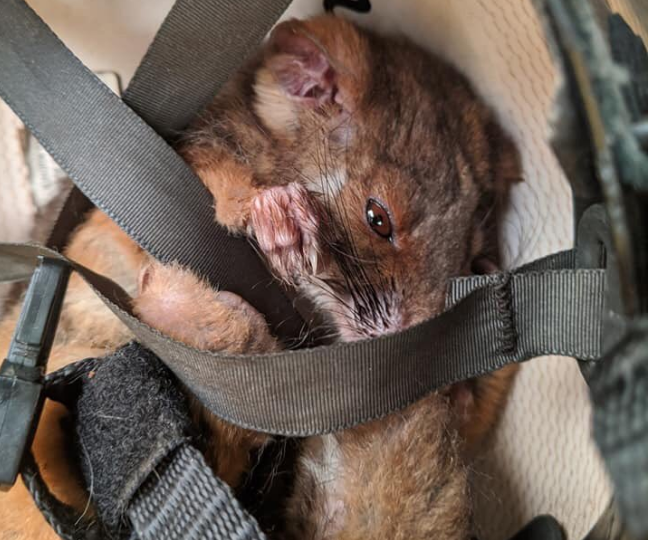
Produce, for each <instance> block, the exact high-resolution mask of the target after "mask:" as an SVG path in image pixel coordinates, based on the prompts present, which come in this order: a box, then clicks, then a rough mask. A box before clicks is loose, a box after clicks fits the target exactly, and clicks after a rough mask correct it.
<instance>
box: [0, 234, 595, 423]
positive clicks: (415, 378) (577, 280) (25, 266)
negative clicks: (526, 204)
mask: <svg viewBox="0 0 648 540" xmlns="http://www.w3.org/2000/svg"><path fill="white" fill-rule="evenodd" d="M39 254H46V255H49V256H55V257H61V258H63V257H62V255H60V254H58V253H56V252H53V251H51V250H48V249H46V248H43V247H40V246H33V245H24V244H23V245H17V244H0V261H2V265H1V266H0V281H2V280H3V279H4V278H7V277H12V278H14V279H15V278H17V277H20V276H27V275H29V273H30V272H31V270H32V269H33V267H34V264H35V260H36V256H37V255H39ZM573 260H574V257H573V254H569V253H568V254H558V255H556V256H554V257H549V258H547V259H545V260H541V261H539V262H538V263H536V264H535V265H530V266H527V267H525V268H523V269H521V270H520V271H515V272H512V273H501V274H493V275H489V276H474V277H466V278H459V279H455V280H453V281H452V282H451V284H450V290H449V294H448V305H449V306H450V307H449V309H448V310H447V311H445V312H444V313H443V314H441V315H440V316H438V317H436V318H434V319H430V320H428V321H426V322H424V323H422V324H420V325H418V326H416V327H413V328H410V329H409V330H406V331H404V332H401V333H398V334H393V335H389V336H384V337H382V338H378V339H374V340H371V341H362V342H355V343H346V344H338V345H334V346H329V347H315V348H311V349H304V350H299V351H285V352H282V353H275V354H267V355H258V356H246V355H240V356H233V355H228V354H219V353H210V352H204V351H198V350H196V349H193V348H191V347H187V346H185V345H182V344H180V343H177V342H174V341H173V340H170V339H168V338H167V337H165V336H163V335H161V334H160V333H159V332H157V331H155V330H153V329H151V328H149V327H148V326H146V325H144V324H142V323H141V322H140V321H138V320H137V319H136V318H135V317H133V316H132V315H131V314H130V313H129V308H128V305H129V298H128V296H127V295H126V293H125V292H124V291H122V290H121V289H120V288H119V287H118V286H117V285H116V284H114V283H112V282H110V281H109V280H106V279H105V278H102V277H101V276H98V275H97V274H94V273H93V272H91V271H89V270H88V269H85V268H83V267H81V266H79V265H76V264H74V263H72V262H71V264H72V265H73V267H74V268H75V269H76V270H77V271H78V272H79V273H80V274H81V276H82V277H83V278H84V279H85V280H86V281H87V282H88V283H89V284H90V285H91V286H92V287H93V289H94V290H95V292H96V293H97V294H98V295H99V296H100V297H101V298H102V300H103V301H104V302H105V303H106V305H107V306H108V307H109V308H110V309H111V310H112V311H113V312H114V313H115V314H116V315H117V316H118V317H119V318H120V319H121V320H122V321H123V322H124V323H125V324H126V325H127V326H128V327H129V328H130V329H131V331H132V332H133V333H134V335H135V336H136V337H137V339H138V340H139V341H140V342H141V343H143V344H144V345H145V346H146V347H148V348H150V349H151V350H152V351H153V352H155V353H156V354H157V355H158V356H159V357H160V358H161V359H162V360H163V361H164V362H165V364H167V365H168V366H169V368H170V369H171V370H172V371H173V372H174V373H175V374H176V375H177V376H178V377H179V378H180V380H182V382H183V383H185V384H186V385H187V386H188V387H189V388H190V389H191V391H192V392H193V393H194V394H196V396H197V397H198V398H199V399H200V400H201V401H202V402H203V403H204V404H205V405H206V406H207V407H208V408H209V409H210V410H211V411H212V412H213V413H214V414H216V415H218V416H220V417H221V418H224V419H226V420H228V421H230V422H232V423H234V424H237V425H239V426H243V427H248V428H251V429H254V430H257V431H263V432H270V433H276V434H280V435H293V436H306V435H313V434H318V433H328V432H331V431H336V430H340V429H344V428H348V427H351V426H354V425H356V424H359V423H362V422H365V421H368V420H370V419H373V418H378V417H381V416H384V415H386V414H388V413H390V412H393V411H396V410H399V409H402V408H404V407H406V406H407V405H408V404H410V403H412V402H414V401H416V400H418V399H420V398H421V397H422V396H424V395H426V394H427V393H429V392H431V391H433V390H435V389H438V388H440V387H444V386H446V385H448V384H450V383H454V382H457V381H461V380H465V379H467V378H470V377H474V376H478V375H482V374H485V373H488V372H491V371H494V370H496V369H498V368H501V367H502V366H504V365H506V364H509V363H511V362H521V361H524V360H527V359H529V358H533V357H536V356H542V355H549V354H555V355H566V356H571V357H575V358H577V359H580V360H596V359H598V358H599V357H600V332H601V314H602V310H603V304H604V296H605V295H604V292H605V272H604V270H597V269H574V268H573V267H572V264H573ZM564 264H566V265H567V266H566V267H562V268H559V269H553V268H556V267H559V266H560V265H564Z"/></svg>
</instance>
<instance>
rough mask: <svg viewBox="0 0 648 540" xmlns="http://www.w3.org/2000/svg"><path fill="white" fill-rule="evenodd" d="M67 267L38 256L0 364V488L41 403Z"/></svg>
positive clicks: (8, 481) (16, 463) (10, 478)
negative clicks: (16, 323) (9, 342)
mask: <svg viewBox="0 0 648 540" xmlns="http://www.w3.org/2000/svg"><path fill="white" fill-rule="evenodd" d="M69 275H70V267H69V265H68V264H67V263H65V262H64V261H61V260H58V259H54V258H46V257H39V265H38V267H37V268H36V270H35V271H34V274H33V276H32V278H31V281H30V283H29V287H28V289H27V294H26V295H25V301H24V304H23V308H22V311H21V313H20V319H19V320H18V325H17V326H16V330H15V332H14V335H13V338H12V340H11V345H10V346H9V351H8V353H7V358H6V359H5V360H4V362H3V363H2V366H1V367H0V489H2V490H7V489H9V488H10V487H11V486H13V484H14V483H15V481H16V476H17V475H18V472H19V471H20V465H21V462H22V460H23V456H24V454H25V450H26V449H27V448H29V446H30V445H31V440H32V438H33V435H34V432H35V429H36V425H37V424H38V417H39V416H40V412H41V408H42V404H43V379H44V376H45V368H46V366H47V359H48V357H49V353H50V350H51V348H52V343H53V341H54V333H55V331H56V326H57V324H58V320H59V315H60V313H61V306H62V304H63V297H64V295H65V289H66V288H67V283H68V278H69Z"/></svg>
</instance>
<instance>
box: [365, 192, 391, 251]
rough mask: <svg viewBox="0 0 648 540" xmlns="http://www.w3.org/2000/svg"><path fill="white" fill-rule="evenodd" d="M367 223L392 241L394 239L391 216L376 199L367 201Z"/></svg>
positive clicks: (380, 234)
mask: <svg viewBox="0 0 648 540" xmlns="http://www.w3.org/2000/svg"><path fill="white" fill-rule="evenodd" d="M366 215H367V223H368V224H369V227H371V228H372V229H373V230H374V232H375V233H376V234H377V235H378V236H381V237H383V238H386V239H387V240H389V241H390V242H391V240H392V224H391V219H390V218H389V212H387V209H386V208H385V207H384V206H383V205H382V204H380V203H379V202H378V201H376V200H374V199H369V200H368V201H367V208H366Z"/></svg>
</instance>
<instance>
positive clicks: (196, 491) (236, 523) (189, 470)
mask: <svg viewBox="0 0 648 540" xmlns="http://www.w3.org/2000/svg"><path fill="white" fill-rule="evenodd" d="M128 516H129V517H130V519H131V522H132V524H133V528H134V529H135V532H136V534H137V537H138V538H139V539H140V540H202V539H204V538H213V539H214V540H265V539H266V536H265V535H264V534H263V533H262V532H261V530H260V529H259V525H258V524H257V522H256V520H255V519H254V518H253V517H252V516H251V515H250V514H248V513H247V512H246V511H245V510H244V509H243V508H242V507H241V505H240V503H239V502H238V501H237V500H236V498H235V497H234V494H233V493H232V490H231V489H230V488H229V486H228V485H227V484H225V483H224V482H223V481H222V480H220V479H219V478H217V477H216V476H214V474H213V473H212V471H211V469H210V468H209V466H208V465H207V463H206V462H205V459H204V458H203V456H202V454H201V453H200V452H199V451H198V450H196V449H195V448H193V447H192V446H189V445H186V444H185V445H183V446H181V447H180V448H178V449H177V450H176V451H175V452H174V453H173V454H172V455H171V456H170V457H169V459H168V460H166V461H165V462H164V463H162V464H161V466H160V467H158V469H157V474H152V475H150V476H149V478H148V480H147V481H146V482H145V483H144V485H143V486H142V487H141V488H140V490H139V492H138V493H136V494H135V497H134V498H133V500H132V502H131V505H130V507H129V509H128Z"/></svg>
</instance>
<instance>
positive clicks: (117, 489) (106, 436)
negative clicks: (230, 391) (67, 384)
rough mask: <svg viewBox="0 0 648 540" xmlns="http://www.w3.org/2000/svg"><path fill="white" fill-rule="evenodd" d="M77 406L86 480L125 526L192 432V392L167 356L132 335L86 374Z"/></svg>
mask: <svg viewBox="0 0 648 540" xmlns="http://www.w3.org/2000/svg"><path fill="white" fill-rule="evenodd" d="M74 409H75V412H76V419H75V426H76V435H77V440H78V442H79V447H80V464H81V469H82V471H83V476H84V478H85V480H86V485H87V486H88V489H89V491H90V492H91V493H92V502H93V504H94V505H95V507H96V508H97V512H98V514H99V516H100V517H101V519H102V520H103V521H104V523H105V524H106V525H107V526H108V527H110V528H111V529H112V530H113V531H117V530H119V528H120V526H121V525H122V518H123V516H124V514H125V512H126V509H127V507H128V504H129V502H130V500H131V498H132V497H133V494H134V493H135V492H136V491H137V489H138V488H139V487H140V485H141V484H142V482H144V480H145V479H146V478H147V477H148V476H149V475H150V474H151V473H152V471H154V470H155V468H156V467H157V466H158V465H160V463H161V462H162V460H163V459H164V458H166V456H168V455H169V454H170V453H171V452H172V451H173V450H175V449H176V448H178V447H179V446H180V445H182V444H184V443H186V442H187V441H188V440H189V435H190V431H191V427H190V426H191V423H190V419H189V408H188V405H187V402H186V398H185V396H184V394H182V392H181V391H180V389H179V388H178V387H177V382H176V379H175V377H173V374H172V373H170V371H169V370H168V369H167V368H166V367H165V366H164V364H162V363H161V362H160V361H159V360H158V359H157V358H156V357H155V355H153V354H152V353H151V352H150V351H148V350H146V349H145V348H143V347H142V346H141V345H139V344H137V343H131V344H129V345H126V346H125V347H122V348H120V349H119V350H117V351H115V352H114V353H112V354H110V355H109V356H107V357H105V358H102V359H101V361H100V362H98V363H97V365H96V368H95V369H94V371H93V372H91V374H88V375H86V376H84V377H82V379H81V392H80V395H79V398H78V401H77V403H76V406H75V407H74Z"/></svg>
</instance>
